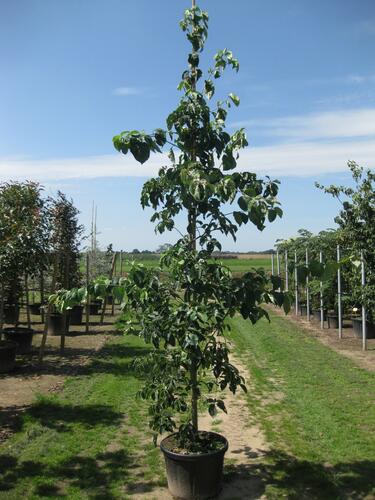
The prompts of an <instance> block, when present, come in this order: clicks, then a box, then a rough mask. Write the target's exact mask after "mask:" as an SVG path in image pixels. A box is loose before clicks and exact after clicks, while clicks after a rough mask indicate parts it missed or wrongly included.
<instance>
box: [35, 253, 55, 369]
mask: <svg viewBox="0 0 375 500" xmlns="http://www.w3.org/2000/svg"><path fill="white" fill-rule="evenodd" d="M54 260H55V262H54V267H53V276H52V283H51V293H53V292H54V291H55V287H56V278H57V265H58V255H57V254H55V259H54ZM51 311H52V304H50V303H48V307H47V314H46V316H45V322H44V330H43V337H42V342H41V344H40V348H39V356H38V362H39V363H42V361H43V356H44V348H45V346H46V341H47V334H48V322H49V317H50V314H51Z"/></svg>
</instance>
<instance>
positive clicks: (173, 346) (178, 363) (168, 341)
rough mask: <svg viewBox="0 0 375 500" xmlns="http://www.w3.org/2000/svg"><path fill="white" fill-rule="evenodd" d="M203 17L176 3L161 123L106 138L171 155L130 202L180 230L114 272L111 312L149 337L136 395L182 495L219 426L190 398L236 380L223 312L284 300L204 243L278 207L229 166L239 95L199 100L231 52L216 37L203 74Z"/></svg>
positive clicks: (203, 484) (171, 482)
mask: <svg viewBox="0 0 375 500" xmlns="http://www.w3.org/2000/svg"><path fill="white" fill-rule="evenodd" d="M207 22H208V16H207V13H205V12H202V11H201V10H200V9H199V8H198V7H195V6H193V8H191V9H189V10H186V11H185V16H184V19H183V20H182V22H181V27H182V30H183V31H184V32H185V33H186V35H187V38H188V40H189V42H190V43H191V46H192V50H191V52H190V54H189V56H188V63H189V66H188V69H187V70H186V71H185V72H184V73H183V77H182V81H181V83H180V85H179V89H180V90H182V91H183V97H182V98H181V100H180V102H179V105H178V107H177V109H176V110H175V111H173V112H172V113H171V114H170V115H169V116H168V118H167V121H166V122H167V124H166V129H165V130H164V129H157V130H155V132H154V133H153V134H147V133H145V132H140V131H130V132H129V131H126V132H123V133H121V134H119V135H118V136H116V137H115V138H114V145H115V147H116V149H117V150H118V151H120V152H122V153H124V154H126V153H128V152H131V153H132V154H133V156H134V158H135V159H136V160H137V161H139V162H140V163H144V162H145V161H146V160H147V159H148V158H149V156H150V153H151V152H160V151H161V148H163V147H165V146H167V145H168V146H170V150H169V159H170V162H171V165H170V166H166V167H163V168H161V169H160V171H159V176H158V177H156V178H154V179H150V180H148V181H147V182H146V183H145V185H144V187H143V190H142V195H141V204H142V206H143V207H148V206H150V207H152V208H153V209H154V211H155V212H154V215H153V216H152V219H151V220H152V221H153V222H155V223H156V230H157V231H158V232H159V233H163V232H165V231H171V230H173V229H174V228H175V227H176V226H175V218H176V216H178V215H179V219H180V218H181V217H182V216H183V215H185V216H186V231H185V232H184V233H183V232H181V231H180V230H179V234H180V238H179V239H178V241H177V242H176V243H175V244H174V245H172V246H171V247H170V248H169V249H168V250H167V251H166V252H165V253H164V254H163V255H162V256H161V258H160V264H159V267H156V268H147V267H145V266H143V265H142V264H141V263H140V264H134V265H133V266H132V268H131V270H130V271H129V274H128V276H127V279H126V280H124V283H123V286H124V289H125V293H124V297H123V303H124V321H123V323H122V324H123V325H124V330H125V332H127V333H135V334H137V335H140V336H141V337H142V338H143V339H144V340H145V341H146V342H147V343H149V344H151V345H152V346H153V349H152V351H151V353H150V355H149V356H147V357H146V358H145V359H144V360H141V361H139V362H138V366H139V368H140V369H141V368H142V367H143V369H144V374H145V377H146V383H145V387H144V389H143V390H142V391H141V396H142V397H143V398H145V399H147V400H149V401H150V410H149V414H150V426H151V429H152V431H153V432H154V434H155V440H156V437H157V435H158V434H161V433H170V435H169V436H167V437H166V438H164V439H163V440H162V442H161V450H162V452H163V454H164V457H165V462H166V469H167V478H168V486H169V490H170V492H171V494H172V495H173V496H174V497H177V498H185V499H190V498H200V499H203V498H210V497H213V496H215V495H217V494H218V493H219V491H220V488H221V478H222V469H223V460H224V454H225V452H226V450H227V447H228V443H227V440H226V438H225V437H224V436H220V435H218V434H216V433H213V432H207V431H205V430H202V429H200V428H199V416H198V408H199V406H202V407H204V408H205V409H206V411H208V412H209V413H210V415H212V416H214V415H215V414H216V413H217V411H227V409H226V407H225V403H224V400H223V398H222V397H221V396H220V391H221V390H225V389H229V390H230V391H232V392H233V393H235V392H236V391H237V390H238V389H245V383H244V379H243V377H242V376H241V375H240V373H239V370H238V369H237V368H236V367H235V366H234V365H233V364H232V362H231V360H230V358H229V344H228V342H227V341H226V338H225V336H226V332H227V329H228V328H229V327H230V325H229V323H228V319H229V318H231V317H232V316H234V315H235V314H236V313H240V314H241V315H242V316H243V317H244V318H246V319H249V320H250V321H251V322H252V323H255V322H257V321H258V320H259V319H260V318H262V317H267V312H266V311H265V310H264V309H263V308H262V303H264V302H265V303H276V304H278V305H282V304H284V305H285V308H286V309H288V307H289V300H288V296H287V295H284V294H283V293H282V292H279V291H277V290H278V289H279V287H280V286H281V280H280V278H278V277H272V278H271V279H272V283H270V281H269V280H270V278H269V276H268V275H267V273H266V272H265V271H264V270H262V269H259V270H256V269H254V270H252V271H250V272H247V273H245V274H244V275H241V276H238V277H237V276H236V277H235V276H233V275H232V273H231V271H230V270H229V268H228V267H227V266H225V265H224V264H223V263H222V262H221V261H220V260H219V259H218V258H215V257H214V255H213V252H214V251H217V250H221V245H220V242H219V241H218V239H217V238H216V235H217V234H221V235H223V236H231V237H233V238H235V236H236V232H237V230H238V228H239V227H240V226H242V225H245V224H247V223H252V224H254V225H255V226H256V227H257V228H258V229H259V230H262V229H263V228H264V226H265V223H266V220H267V219H268V221H270V222H272V221H274V220H275V219H276V217H280V216H281V215H282V211H281V208H280V207H279V204H278V201H277V199H276V196H277V193H278V183H277V182H276V181H271V180H267V181H263V180H261V179H259V178H257V176H256V175H255V174H253V173H249V172H238V171H236V172H231V171H232V170H233V169H235V167H236V165H237V158H238V152H239V150H240V149H242V148H243V147H245V146H247V140H246V136H245V132H244V130H243V129H241V130H238V131H236V132H234V133H233V134H232V135H230V134H229V133H227V132H226V131H225V119H226V116H227V113H228V109H229V108H230V107H231V106H232V105H235V106H237V105H238V104H239V98H238V97H237V96H236V95H234V94H229V96H228V98H227V99H225V100H222V101H218V103H217V106H216V107H214V109H213V110H211V109H210V107H209V103H208V101H209V100H210V99H211V98H212V97H213V95H214V94H215V84H214V81H215V80H216V79H218V78H220V77H221V75H222V73H223V71H224V70H225V68H226V67H231V68H233V69H234V70H238V62H237V60H236V59H235V58H234V57H233V54H232V53H231V52H230V51H229V50H227V49H224V50H222V51H220V52H218V53H217V54H216V56H215V58H214V64H213V67H212V68H211V69H210V70H209V72H208V76H207V78H206V79H204V78H203V74H202V71H201V69H200V68H199V55H200V52H201V51H202V50H203V46H204V42H205V39H206V36H207ZM201 82H202V84H201ZM228 205H232V208H231V209H230V210H228ZM228 212H229V213H228ZM249 334H250V332H249Z"/></svg>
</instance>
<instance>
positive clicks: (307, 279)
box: [306, 248, 310, 321]
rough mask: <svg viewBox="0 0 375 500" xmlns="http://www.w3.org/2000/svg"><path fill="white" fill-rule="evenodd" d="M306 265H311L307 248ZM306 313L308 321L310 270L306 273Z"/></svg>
mask: <svg viewBox="0 0 375 500" xmlns="http://www.w3.org/2000/svg"><path fill="white" fill-rule="evenodd" d="M306 267H307V268H308V267H309V251H308V249H307V248H306ZM306 315H307V321H310V287H309V271H307V274H306Z"/></svg>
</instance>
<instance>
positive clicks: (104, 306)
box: [100, 252, 116, 325]
mask: <svg viewBox="0 0 375 500" xmlns="http://www.w3.org/2000/svg"><path fill="white" fill-rule="evenodd" d="M115 264H116V252H115V253H114V255H113V258H112V264H111V271H110V273H109V279H110V280H111V279H112V278H113V273H114V270H115ZM106 308H107V297H104V300H103V308H102V314H101V316H100V324H101V325H102V324H103V322H104V314H105V310H106Z"/></svg>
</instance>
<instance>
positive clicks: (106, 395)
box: [0, 336, 165, 499]
mask: <svg viewBox="0 0 375 500" xmlns="http://www.w3.org/2000/svg"><path fill="white" fill-rule="evenodd" d="M145 352H146V348H145V347H144V345H143V344H142V342H141V341H140V340H139V339H138V338H133V337H126V338H124V337H122V336H118V337H114V338H113V339H112V340H111V341H110V342H109V343H108V344H107V346H106V347H105V348H104V349H103V350H102V351H101V353H100V355H99V356H98V357H96V358H95V359H94V361H93V362H92V363H91V365H90V366H88V367H87V373H86V374H84V375H82V376H79V377H74V378H73V377H72V378H70V379H68V381H67V382H66V384H65V387H64V390H63V392H62V393H61V394H59V395H55V396H49V397H43V398H39V399H38V401H37V402H36V403H35V404H34V405H33V406H32V407H31V408H30V409H29V410H27V411H26V412H25V413H24V414H23V416H22V417H20V419H19V422H18V427H19V429H20V430H19V432H18V433H16V434H15V435H14V436H13V437H12V438H11V439H10V440H8V441H7V442H6V443H5V444H3V445H2V446H1V447H0V498H4V499H19V498H29V499H36V498H56V497H59V496H65V497H66V498H69V499H89V498H90V499H92V498H96V499H99V498H103V499H104V498H105V499H112V498H127V496H128V495H127V493H129V492H132V491H133V490H134V489H137V491H138V492H140V493H142V491H144V492H146V491H147V490H148V489H149V488H151V486H153V485H159V484H164V483H165V479H164V469H163V467H162V466H161V460H160V452H159V450H158V449H157V448H154V447H153V445H152V444H151V436H150V434H149V432H148V431H147V425H145V422H147V415H146V409H145V405H144V404H143V402H141V401H139V400H136V399H135V395H136V392H137V391H138V389H139V388H140V386H141V384H142V382H141V380H139V379H138V378H137V377H135V375H134V373H133V371H132V368H131V361H132V360H133V359H134V357H136V356H139V355H143V354H144V353H145Z"/></svg>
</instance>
